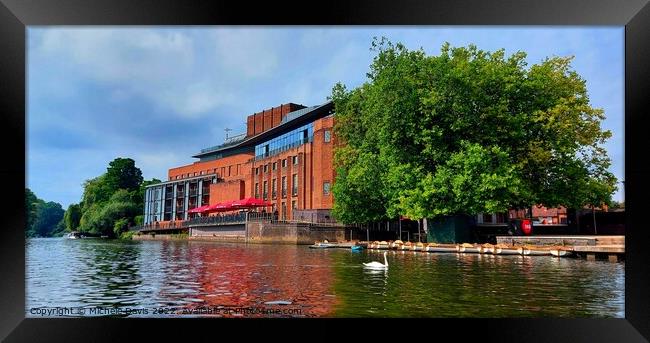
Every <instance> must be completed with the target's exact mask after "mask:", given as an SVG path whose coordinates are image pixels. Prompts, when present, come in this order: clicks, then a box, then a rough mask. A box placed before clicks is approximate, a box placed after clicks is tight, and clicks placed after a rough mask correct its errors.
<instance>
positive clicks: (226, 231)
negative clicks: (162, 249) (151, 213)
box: [131, 212, 353, 244]
mask: <svg viewBox="0 0 650 343" xmlns="http://www.w3.org/2000/svg"><path fill="white" fill-rule="evenodd" d="M352 229H353V227H349V226H343V225H342V224H340V223H336V222H333V221H331V220H330V221H324V222H323V221H321V222H318V221H313V220H310V221H304V220H282V219H278V217H277V214H274V213H263V212H239V213H232V214H222V215H212V216H205V217H197V218H192V219H189V220H184V221H171V222H166V223H154V224H149V225H143V226H139V227H133V228H131V230H132V231H134V232H135V234H134V235H133V239H135V240H151V239H156V240H157V239H163V240H165V239H189V240H208V241H220V242H230V243H244V242H246V243H281V244H313V243H314V241H322V240H330V241H342V240H346V239H351V238H352V232H353V231H352ZM348 234H349V236H348Z"/></svg>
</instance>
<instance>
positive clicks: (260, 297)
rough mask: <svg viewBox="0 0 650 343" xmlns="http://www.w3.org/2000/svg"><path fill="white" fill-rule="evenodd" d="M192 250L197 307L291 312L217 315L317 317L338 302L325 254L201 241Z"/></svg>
mask: <svg viewBox="0 0 650 343" xmlns="http://www.w3.org/2000/svg"><path fill="white" fill-rule="evenodd" d="M190 251H191V253H190V256H191V257H190V260H191V261H192V262H193V265H195V266H200V267H198V268H196V270H195V273H196V275H195V277H194V278H195V281H196V282H198V283H199V293H198V295H196V298H197V299H195V303H196V305H199V300H200V305H199V306H204V307H216V308H221V309H231V310H235V309H244V308H246V309H252V308H254V309H262V310H277V309H279V310H281V311H282V310H290V311H284V313H273V314H269V313H257V314H254V313H250V312H248V311H247V313H242V312H241V311H233V312H231V313H225V314H224V313H223V311H222V312H221V314H219V316H224V317H229V316H243V317H268V316H282V317H285V316H288V317H320V316H328V315H330V314H331V312H332V310H333V308H334V305H335V303H336V297H335V296H334V291H333V281H334V275H333V274H334V271H333V270H332V266H331V264H332V261H331V257H330V256H328V255H322V254H313V253H310V251H309V250H308V249H302V248H296V247H295V246H251V245H224V244H212V243H199V242H191V244H190ZM267 302H276V304H266V303H267ZM277 302H286V303H284V304H277ZM289 303H290V304H289ZM196 305H194V306H191V305H190V306H187V307H190V308H191V307H196Z"/></svg>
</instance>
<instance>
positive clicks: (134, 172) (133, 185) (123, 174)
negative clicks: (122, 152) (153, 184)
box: [104, 158, 143, 192]
mask: <svg viewBox="0 0 650 343" xmlns="http://www.w3.org/2000/svg"><path fill="white" fill-rule="evenodd" d="M104 177H105V182H106V185H107V186H108V187H109V189H110V190H111V192H115V191H117V190H118V189H126V190H127V191H134V190H137V189H139V187H140V184H142V181H143V179H142V171H141V170H140V168H138V167H136V166H135V161H134V160H133V159H131V158H116V159H114V160H113V161H111V162H110V163H109V164H108V168H107V170H106V174H105V176H104Z"/></svg>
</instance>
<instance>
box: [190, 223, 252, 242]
mask: <svg viewBox="0 0 650 343" xmlns="http://www.w3.org/2000/svg"><path fill="white" fill-rule="evenodd" d="M190 239H191V240H203V241H219V242H245V241H246V226H245V225H244V224H236V225H224V226H198V227H192V228H191V229H190Z"/></svg>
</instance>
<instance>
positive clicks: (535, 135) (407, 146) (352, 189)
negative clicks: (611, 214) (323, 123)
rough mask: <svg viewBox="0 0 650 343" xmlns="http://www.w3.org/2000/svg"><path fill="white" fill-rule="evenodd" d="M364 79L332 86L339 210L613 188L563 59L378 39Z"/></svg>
mask: <svg viewBox="0 0 650 343" xmlns="http://www.w3.org/2000/svg"><path fill="white" fill-rule="evenodd" d="M373 50H375V51H376V53H377V55H376V56H375V58H374V60H373V63H372V65H371V66H370V72H369V73H368V74H367V75H368V81H367V82H365V83H364V84H363V85H361V86H360V87H358V88H356V89H352V90H347V89H346V88H345V86H343V85H341V84H337V85H336V86H334V88H333V90H332V96H331V98H332V100H333V102H334V105H335V109H336V121H335V133H336V134H337V136H338V137H339V142H340V143H339V145H338V146H336V148H335V165H336V170H337V178H336V182H335V185H334V187H333V193H334V196H335V199H336V201H335V205H334V215H335V216H337V218H339V219H341V220H343V221H347V222H350V221H354V222H368V221H375V220H380V219H383V218H395V217H397V215H406V216H408V217H410V218H414V219H415V218H425V217H436V216H441V215H449V214H461V213H465V214H473V213H477V212H499V211H504V210H506V209H509V208H513V207H514V208H528V207H530V206H532V205H536V204H542V205H546V206H549V207H556V206H559V205H564V206H568V207H581V206H583V205H585V204H602V203H607V202H609V200H610V197H611V194H612V192H614V191H615V190H616V187H615V184H616V178H615V177H614V176H613V175H612V174H611V173H610V172H609V171H608V168H609V165H610V159H609V157H608V156H607V153H606V151H605V150H604V149H603V147H602V144H603V143H604V142H605V141H606V140H607V139H608V138H609V137H610V136H611V133H610V132H609V131H605V130H602V129H601V128H600V122H601V121H602V119H603V118H604V114H603V111H602V110H601V109H595V108H592V107H591V106H590V105H589V97H588V95H587V90H586V86H585V81H584V80H583V79H582V78H580V76H579V75H578V74H577V73H576V72H575V71H573V70H572V69H571V66H570V62H571V58H570V57H553V58H548V59H545V60H544V61H542V62H541V63H539V64H535V65H533V66H531V67H527V63H526V61H525V59H526V54H525V53H523V52H517V53H515V54H513V55H511V56H509V57H506V56H505V53H504V50H497V51H495V52H486V51H483V50H479V49H478V48H477V47H475V46H473V45H470V46H468V47H459V48H452V47H450V46H449V44H445V45H443V47H442V49H441V54H440V55H439V56H427V55H426V54H425V53H424V51H423V50H422V49H420V50H416V51H410V50H408V49H406V48H405V47H404V46H403V45H402V44H399V43H398V44H393V43H391V42H388V41H386V40H385V39H382V40H375V41H374V42H373Z"/></svg>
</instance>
